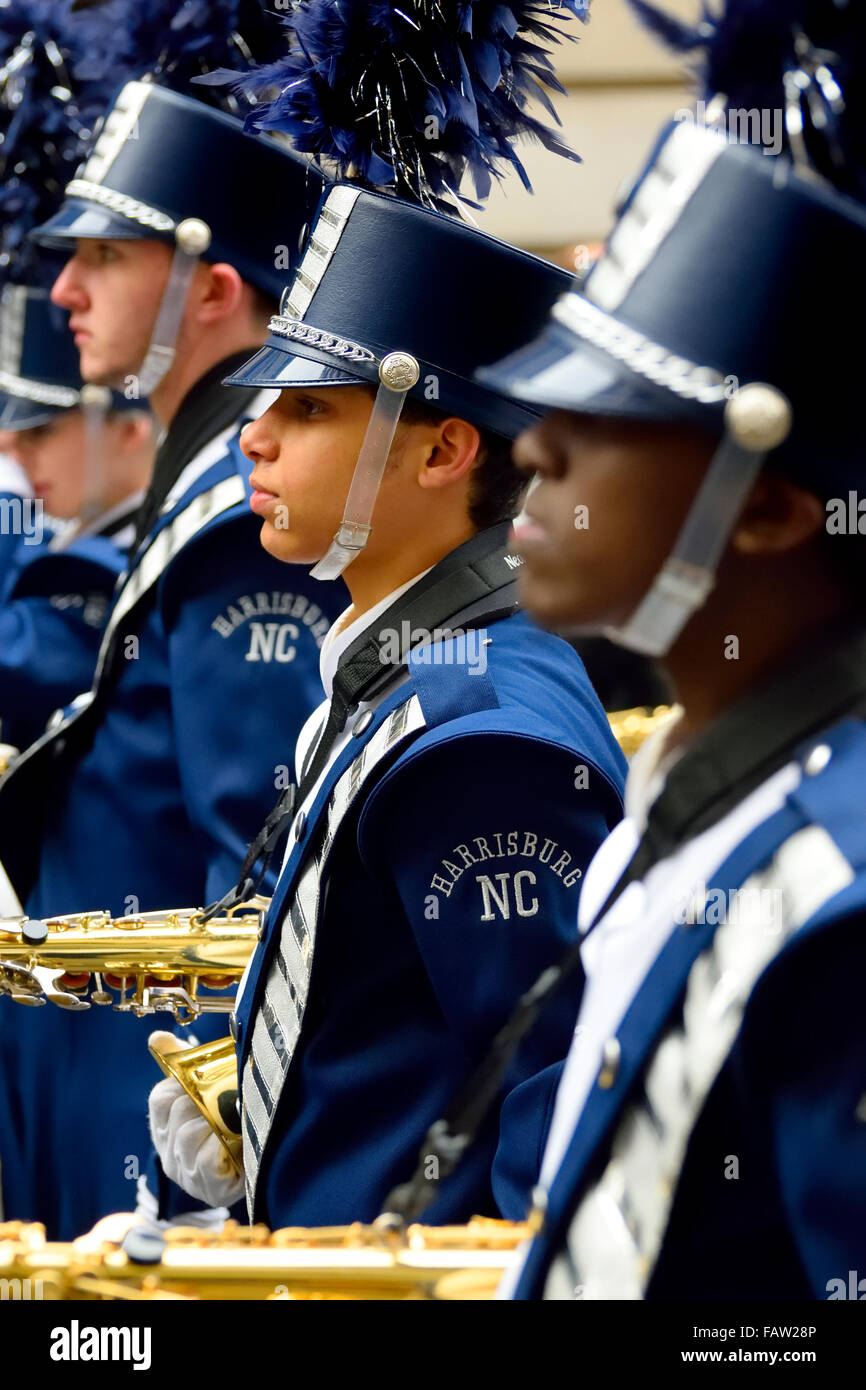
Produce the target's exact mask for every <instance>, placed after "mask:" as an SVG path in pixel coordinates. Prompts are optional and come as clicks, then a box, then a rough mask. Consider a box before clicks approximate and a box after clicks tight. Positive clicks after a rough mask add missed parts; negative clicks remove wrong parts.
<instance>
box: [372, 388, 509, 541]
mask: <svg viewBox="0 0 866 1390" xmlns="http://www.w3.org/2000/svg"><path fill="white" fill-rule="evenodd" d="M372 389H373V388H372V387H371V388H370V390H371V392H372ZM452 414H453V411H445V410H440V409H439V408H438V406H433V405H428V404H427V402H426V401H419V400H416V399H415V398H414V397H412V396H409V397H407V399H406V402H405V404H404V406H403V411H402V414H401V416H400V421H401V423H402V424H407V425H438V424H440V423H441V421H443V420H447V419H449V418H450V416H451V415H452ZM479 434H480V435H481V444H480V447H479V450H478V462H477V463H476V465H475V467H474V469H473V473H472V481H471V485H470V489H469V520H470V521H471V522H472V525H473V526H474V527H475V530H476V531H486V530H487V528H488V527H489V526H496V525H497V524H498V523H499V522H500V521H510V520H511V518H512V517H513V516H515V515H516V514H517V512H518V511H519V510H520V503H521V500H522V497H523V493H524V490H525V488H526V486H527V480H526V478H525V477H524V476H523V474H522V473H520V472H519V471H518V469H517V468H516V466H515V464H514V462H513V460H512V457H511V448H512V441H511V440H510V439H506V438H505V437H504V435H501V434H496V433H495V432H494V431H493V430H479Z"/></svg>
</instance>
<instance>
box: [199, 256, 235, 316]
mask: <svg viewBox="0 0 866 1390" xmlns="http://www.w3.org/2000/svg"><path fill="white" fill-rule="evenodd" d="M245 289H246V287H245V285H244V282H243V280H242V279H241V277H240V275H239V274H238V272H237V271H236V270H235V268H234V266H233V265H228V264H227V262H225V261H217V262H216V264H215V265H208V264H207V262H205V261H202V262H201V263H200V265H199V266H198V267H197V269H196V294H195V296H194V297H193V296H190V298H191V299H192V300H193V311H194V313H195V321H196V323H199V324H207V325H213V324H218V323H222V322H223V321H224V320H225V319H228V318H231V317H232V315H233V314H235V313H236V312H237V310H238V308H239V306H240V304H241V302H242V300H243V298H244V293H245Z"/></svg>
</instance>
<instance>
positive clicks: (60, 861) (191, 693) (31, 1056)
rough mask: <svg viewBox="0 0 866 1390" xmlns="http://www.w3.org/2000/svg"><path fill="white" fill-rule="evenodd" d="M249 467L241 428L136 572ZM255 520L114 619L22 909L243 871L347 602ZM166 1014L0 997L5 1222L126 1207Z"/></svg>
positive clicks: (189, 559) (222, 537) (53, 790)
mask: <svg viewBox="0 0 866 1390" xmlns="http://www.w3.org/2000/svg"><path fill="white" fill-rule="evenodd" d="M248 471H249V464H248V462H247V460H246V459H245V458H244V457H243V455H242V454H241V451H240V448H239V446H238V443H237V435H235V436H234V438H232V439H231V441H230V443H229V444H228V445H227V447H226V450H225V452H224V454H223V455H222V456H221V457H219V458H218V459H217V460H216V461H215V462H213V463H212V464H211V465H210V466H209V467H207V468H206V469H205V471H204V472H203V473H201V474H200V476H199V477H198V478H197V479H195V481H194V482H192V483H191V485H190V486H189V487H188V489H187V490H186V492H185V493H184V494H183V495H182V496H181V497H179V498H177V500H176V501H175V502H174V505H173V506H172V508H171V509H170V510H169V511H166V512H164V514H163V515H162V516H161V517H160V520H159V522H158V524H157V525H156V527H155V528H154V531H153V532H152V539H151V541H150V545H149V546H148V547H146V548H145V549H144V550H143V551H142V552H139V554H138V556H137V557H136V560H135V562H134V564H133V566H132V569H131V572H130V578H131V579H134V578H135V574H136V570H137V568H138V566H139V565H140V564H142V563H143V562H144V560H145V558H146V556H147V554H148V551H149V549H150V546H152V545H153V544H158V543H159V540H160V535H161V534H162V533H163V532H164V531H165V530H166V528H167V527H169V526H170V525H171V523H172V522H173V521H174V520H175V518H176V517H178V516H179V515H180V514H181V513H182V512H184V511H185V509H187V508H188V507H189V505H190V503H191V502H192V503H195V499H196V498H203V497H204V495H205V494H206V493H207V492H208V490H209V489H210V488H212V487H213V486H214V485H215V484H218V483H219V482H221V481H223V480H236V481H237V480H239V479H240V478H241V477H245V476H246V474H247V473H248ZM238 495H239V496H240V495H241V492H240V487H239V486H238ZM260 529H261V523H260V522H259V520H258V519H257V518H256V517H255V516H254V515H253V514H252V513H251V512H250V510H249V507H248V505H247V500H246V496H243V500H241V501H239V502H237V503H236V504H235V505H232V506H230V507H229V508H228V509H227V510H225V511H223V512H221V513H220V514H219V515H217V516H216V517H214V518H213V519H212V520H211V521H210V522H209V523H208V524H207V525H205V526H204V527H203V528H202V529H201V530H199V531H198V532H197V534H195V535H194V536H193V537H192V539H190V540H188V541H187V543H186V544H185V545H183V546H182V548H181V549H180V550H179V551H178V552H177V553H176V554H175V555H174V557H173V558H172V559H171V561H170V563H169V564H168V566H167V567H166V568H165V570H164V571H163V573H162V574H161V576H160V578H159V580H158V582H157V583H156V584H155V585H154V586H153V587H152V588H150V590H149V591H148V592H147V593H146V594H145V595H144V597H142V599H141V600H140V602H139V603H138V604H137V605H136V606H135V607H133V608H132V609H131V611H130V613H129V614H128V616H127V617H126V618H125V619H124V620H123V626H122V629H121V637H120V650H119V660H118V663H117V670H116V673H115V675H114V677H113V678H112V682H113V683H112V685H111V688H110V691H109V695H108V698H107V701H106V703H105V706H104V708H103V709H102V710H101V712H100V716H99V718H98V721H97V722H96V726H95V728H94V729H93V730H92V732H90V733H89V735H88V738H87V741H86V743H85V746H84V747H83V748H76V749H75V755H74V756H72V757H66V758H64V757H63V756H62V755H61V757H60V758H59V759H58V761H57V763H56V764H55V765H53V766H52V768H51V770H50V774H49V779H48V785H47V786H46V787H45V792H46V796H45V803H46V817H45V824H44V830H43V836H42V842H41V858H40V866H39V874H38V879H37V882H36V884H35V887H34V888H33V891H32V893H31V894H30V896H29V898H28V900H27V903H26V907H27V910H28V912H29V913H30V914H31V915H32V916H44V915H47V914H51V913H61V912H71V911H81V910H84V909H86V908H107V909H109V910H110V911H111V912H112V913H115V914H118V915H121V914H123V913H129V912H131V913H135V912H137V911H139V910H140V911H146V910H148V909H158V908H166V907H177V906H197V905H201V904H204V903H207V902H208V901H210V900H212V899H215V898H217V897H219V896H221V895H222V894H223V893H225V892H226V891H227V890H228V888H229V887H231V886H232V884H233V883H234V882H235V881H236V878H237V874H238V869H239V867H240V863H241V860H242V858H243V854H244V851H245V848H246V845H247V842H248V841H249V840H251V839H252V838H253V836H254V835H255V833H256V831H257V830H258V829H259V827H260V825H261V824H262V822H263V820H264V818H265V816H266V815H267V813H268V811H269V810H270V809H271V807H272V806H273V804H274V802H275V801H276V798H277V795H278V791H277V787H278V786H282V785H284V784H285V783H284V776H285V769H286V767H291V765H292V754H293V750H294V745H295V740H296V738H297V734H298V732H299V729H300V727H301V725H302V724H303V722H304V720H305V719H306V717H307V715H308V714H309V713H310V711H311V710H312V709H313V708H314V707H315V706H316V705H317V704H318V703H320V701H321V698H322V687H321V681H320V677H319V648H320V646H321V642H322V640H323V637H324V635H325V632H326V631H327V629H328V627H329V625H330V621H331V619H332V618H333V616H335V615H336V614H337V613H338V612H340V611H341V610H342V609H343V608H344V607H345V606H346V595H345V589H344V587H343V585H342V584H321V583H319V582H318V581H316V580H313V579H311V578H310V577H309V574H308V572H307V571H306V570H304V569H301V568H297V567H294V566H288V565H284V564H281V563H279V562H278V561H276V560H275V559H273V557H272V556H270V555H268V554H267V553H266V552H265V551H264V550H263V549H262V547H261V545H260V542H259V532H260ZM74 732H75V726H74V725H72V726H71V727H70V739H71V740H72V739H73V737H74ZM73 747H74V744H73ZM8 790H10V791H11V790H12V785H11V784H10V787H9V789H8ZM30 794H31V795H32V790H31V793H30ZM4 805H7V806H8V801H7V802H5V803H4ZM9 814H10V813H9V811H8V810H7V811H6V815H7V816H8V815H9ZM3 833H5V832H4V831H3V830H2V827H0V834H3ZM164 1019H165V1016H163V1020H162V1021H160V1019H155V1018H153V1017H150V1018H146V1019H143V1020H141V1021H137V1020H135V1019H133V1018H132V1017H131V1016H130V1015H126V1016H120V1015H118V1014H116V1013H114V1012H113V1011H112V1010H110V1009H108V1008H104V1007H102V1008H100V1007H93V1008H91V1009H90V1011H89V1013H86V1014H82V1013H75V1014H66V1013H64V1012H63V1011H61V1010H59V1009H57V1008H55V1007H54V1006H52V1005H48V1006H46V1007H44V1008H42V1009H38V1010H37V1009H23V1008H21V1007H20V1006H18V1005H12V1004H10V1003H9V1002H8V1001H6V1002H4V1001H2V1000H0V1055H2V1069H0V1157H2V1183H3V1194H4V1200H5V1208H6V1212H7V1215H8V1216H9V1217H10V1218H11V1217H15V1218H18V1217H20V1218H24V1219H27V1218H30V1219H38V1220H42V1221H44V1222H45V1223H46V1226H47V1227H48V1229H49V1232H50V1233H52V1234H53V1235H55V1236H56V1237H57V1238H61V1239H65V1238H69V1237H71V1236H73V1235H75V1234H77V1233H80V1232H81V1231H82V1230H85V1229H87V1228H88V1227H89V1226H90V1225H92V1224H93V1222H94V1221H95V1220H97V1219H98V1218H99V1217H100V1216H102V1215H104V1214H105V1213H106V1212H108V1211H112V1210H128V1209H130V1208H131V1207H132V1206H134V1204H135V1186H136V1184H135V1179H136V1178H137V1177H138V1176H139V1174H140V1173H143V1172H144V1170H145V1167H146V1162H147V1158H148V1154H149V1136H148V1132H147V1122H146V1114H147V1096H148V1092H149V1090H150V1088H151V1087H152V1086H153V1085H154V1084H155V1083H156V1082H157V1081H158V1080H159V1079H160V1073H159V1071H158V1069H157V1067H156V1064H155V1063H154V1062H153V1060H152V1059H151V1057H150V1056H149V1053H148V1051H147V1042H146V1040H147V1035H148V1033H149V1032H150V1031H151V1030H152V1029H154V1028H155V1027H157V1026H165V1022H164ZM223 1032H225V1016H221V1015H215V1016H213V1017H212V1018H209V1019H206V1020H204V1021H202V1023H201V1025H196V1035H197V1036H198V1037H199V1039H200V1040H204V1039H205V1038H206V1037H213V1036H218V1035H219V1034H220V1033H223Z"/></svg>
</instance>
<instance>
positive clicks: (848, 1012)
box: [742, 912, 866, 1299]
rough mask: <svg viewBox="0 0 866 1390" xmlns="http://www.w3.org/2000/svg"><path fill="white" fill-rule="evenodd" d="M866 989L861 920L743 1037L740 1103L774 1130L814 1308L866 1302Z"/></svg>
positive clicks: (829, 942)
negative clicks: (830, 1302)
mask: <svg viewBox="0 0 866 1390" xmlns="http://www.w3.org/2000/svg"><path fill="white" fill-rule="evenodd" d="M864 978H866V914H863V913H862V912H861V913H858V914H857V915H856V916H853V917H851V918H849V919H848V920H847V921H845V922H843V923H840V924H838V925H836V926H834V927H833V928H832V929H823V930H821V931H819V932H817V933H816V934H815V935H814V936H812V937H811V938H810V939H808V940H806V941H804V942H802V943H801V945H800V946H799V947H798V948H796V953H795V952H791V957H790V960H789V961H787V962H785V968H784V969H779V970H776V971H772V972H769V973H768V975H767V977H766V978H765V981H764V983H763V987H761V988H759V990H758V991H756V994H755V995H754V996H753V999H752V1001H751V1003H750V1007H749V1014H748V1021H747V1025H746V1027H747V1031H746V1032H745V1034H744V1042H745V1048H744V1050H743V1055H744V1064H743V1067H742V1087H743V1092H744V1094H745V1097H746V1101H745V1103H746V1104H747V1105H748V1113H751V1114H753V1115H755V1114H757V1115H765V1116H767V1117H768V1119H769V1124H770V1127H771V1142H772V1151H773V1154H774V1158H775V1164H776V1170H777V1190H778V1192H779V1197H780V1201H781V1203H782V1205H783V1208H784V1211H785V1218H786V1224H787V1226H788V1228H789V1230H790V1231H791V1234H792V1238H793V1241H794V1244H795V1246H796V1248H797V1254H798V1256H799V1259H800V1262H801V1265H802V1267H803V1269H804V1270H805V1272H806V1275H807V1278H808V1280H809V1283H810V1285H811V1288H812V1297H813V1298H820V1299H828V1298H834V1299H838V1298H852V1297H853V1298H858V1299H862V1298H864V1297H866V1247H864V1232H866V1182H864V1174H866V1010H864V1007H863V980H864ZM852 1270H853V1271H855V1272H856V1273H855V1282H858V1292H855V1293H852V1292H851V1290H850V1287H849V1283H850V1271H852ZM860 1280H862V1283H859V1281H860Z"/></svg>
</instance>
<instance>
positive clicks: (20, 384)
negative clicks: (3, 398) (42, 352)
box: [0, 371, 81, 406]
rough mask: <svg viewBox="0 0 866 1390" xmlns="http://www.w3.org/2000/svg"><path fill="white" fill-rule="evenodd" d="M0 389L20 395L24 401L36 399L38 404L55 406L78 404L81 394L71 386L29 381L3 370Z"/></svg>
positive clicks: (0, 376)
mask: <svg viewBox="0 0 866 1390" xmlns="http://www.w3.org/2000/svg"><path fill="white" fill-rule="evenodd" d="M0 391H7V392H8V393H9V395H10V396H20V397H21V398H22V400H25V401H36V402H37V404H39V405H57V406H71V405H78V403H79V400H80V394H81V393H80V392H79V391H76V390H75V388H74V387H72V386H48V385H46V384H45V383H43V382H41V381H31V380H30V378H29V377H25V376H15V375H14V373H13V372H3V371H0Z"/></svg>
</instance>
